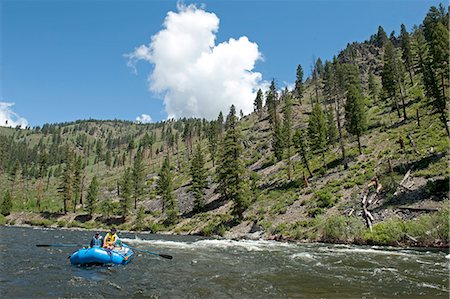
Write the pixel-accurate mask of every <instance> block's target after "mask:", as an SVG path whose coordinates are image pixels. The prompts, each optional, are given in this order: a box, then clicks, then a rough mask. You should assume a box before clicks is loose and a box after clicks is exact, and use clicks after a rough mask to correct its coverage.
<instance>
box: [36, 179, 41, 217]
mask: <svg viewBox="0 0 450 299" xmlns="http://www.w3.org/2000/svg"><path fill="white" fill-rule="evenodd" d="M41 195H42V176H40V177H39V185H38V196H37V207H38V211H41Z"/></svg>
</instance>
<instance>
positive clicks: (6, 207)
mask: <svg viewBox="0 0 450 299" xmlns="http://www.w3.org/2000/svg"><path fill="white" fill-rule="evenodd" d="M0 210H1V211H0V212H1V214H2V215H3V216H8V215H9V214H10V213H11V210H12V198H11V192H9V190H6V191H5V195H3V201H2V205H1V207H0Z"/></svg>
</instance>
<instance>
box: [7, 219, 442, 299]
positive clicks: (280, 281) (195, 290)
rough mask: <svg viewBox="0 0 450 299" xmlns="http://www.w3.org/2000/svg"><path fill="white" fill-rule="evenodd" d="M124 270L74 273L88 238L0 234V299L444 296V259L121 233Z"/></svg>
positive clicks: (47, 232)
mask: <svg viewBox="0 0 450 299" xmlns="http://www.w3.org/2000/svg"><path fill="white" fill-rule="evenodd" d="M119 235H120V237H121V238H122V240H123V241H124V242H127V243H128V244H129V245H130V246H131V247H135V248H139V249H143V250H150V251H158V252H160V253H165V254H170V255H172V256H173V257H174V258H173V259H172V260H167V259H162V258H159V257H157V256H154V255H150V254H147V253H138V254H137V255H136V256H135V258H134V259H133V260H132V261H131V262H130V263H129V264H128V265H126V266H116V267H100V266H95V267H89V268H82V267H77V266H72V265H70V263H69V260H68V259H67V257H68V256H69V255H70V254H71V253H72V252H73V251H74V250H76V248H70V247H63V248H61V247H51V248H48V247H46V248H41V247H39V248H37V247H35V244H54V243H58V244H61V243H80V242H84V243H88V242H89V240H90V238H91V236H92V232H89V231H77V230H60V229H41V228H24V227H0V236H1V243H0V269H1V271H0V295H1V297H2V298H61V297H64V298H107V297H112V298H125V297H127V298H142V297H145V298H448V297H449V262H450V260H449V256H448V252H443V251H438V250H430V249H398V248H391V247H369V246H367V247H363V246H348V245H330V244H293V243H280V242H275V241H232V240H216V239H206V238H201V237H194V236H166V235H153V234H134V233H120V234H119Z"/></svg>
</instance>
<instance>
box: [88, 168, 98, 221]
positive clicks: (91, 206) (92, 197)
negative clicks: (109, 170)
mask: <svg viewBox="0 0 450 299" xmlns="http://www.w3.org/2000/svg"><path fill="white" fill-rule="evenodd" d="M98 191H99V186H98V181H97V177H96V176H94V177H93V178H92V181H91V184H90V185H89V188H88V193H87V196H86V207H85V209H86V211H87V212H88V213H89V216H92V214H93V213H94V211H95V208H96V205H97V197H98Z"/></svg>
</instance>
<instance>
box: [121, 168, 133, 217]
mask: <svg viewBox="0 0 450 299" xmlns="http://www.w3.org/2000/svg"><path fill="white" fill-rule="evenodd" d="M132 180H133V178H132V173H131V171H130V168H127V169H125V172H124V174H123V176H122V180H121V182H120V187H121V188H120V210H121V216H122V217H123V218H126V217H127V216H128V213H129V211H130V204H131V202H130V201H131V196H132V192H133V191H132V189H133V181H132Z"/></svg>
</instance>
